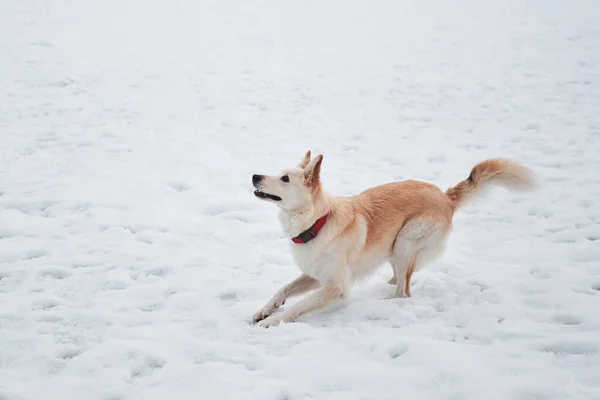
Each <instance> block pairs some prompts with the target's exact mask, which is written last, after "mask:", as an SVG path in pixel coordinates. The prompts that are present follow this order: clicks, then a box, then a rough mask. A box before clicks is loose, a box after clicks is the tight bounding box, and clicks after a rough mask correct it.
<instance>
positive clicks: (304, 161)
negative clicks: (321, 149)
mask: <svg viewBox="0 0 600 400" xmlns="http://www.w3.org/2000/svg"><path fill="white" fill-rule="evenodd" d="M309 162H310V150H309V151H307V152H306V154H305V155H304V158H303V159H302V162H301V163H300V164H298V166H299V167H300V168H302V169H304V168H306V166H307V165H308V163H309Z"/></svg>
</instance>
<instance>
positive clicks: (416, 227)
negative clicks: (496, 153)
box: [252, 151, 534, 327]
mask: <svg viewBox="0 0 600 400" xmlns="http://www.w3.org/2000/svg"><path fill="white" fill-rule="evenodd" d="M322 162H323V156H322V155H318V156H317V157H315V158H314V159H311V154H310V151H309V152H307V153H306V155H305V157H304V160H303V161H302V162H301V163H300V164H299V165H298V167H296V168H291V169H287V170H285V171H283V172H282V173H281V174H280V175H277V176H264V175H254V176H253V177H252V183H253V185H254V187H255V188H256V189H257V190H256V191H255V192H254V194H255V196H257V197H258V198H260V199H263V200H266V201H270V202H273V203H275V204H277V205H278V206H279V208H280V213H279V218H280V221H281V224H282V226H283V229H284V230H285V232H286V233H287V234H288V235H290V238H291V239H292V240H291V241H290V243H291V246H292V254H293V256H294V259H295V261H296V263H297V264H298V267H299V268H300V270H301V271H302V275H300V276H299V277H298V278H297V279H295V280H294V281H292V282H290V283H289V284H287V285H285V286H283V287H282V288H281V289H280V290H279V291H277V293H275V295H274V296H273V297H272V298H271V300H269V302H268V303H267V304H266V305H265V306H264V307H263V308H262V309H261V310H260V311H258V312H257V313H256V314H255V315H254V317H253V321H254V322H258V321H261V322H260V325H261V326H263V327H270V326H276V325H278V324H279V323H280V322H282V321H283V322H291V321H295V320H296V319H297V318H298V317H299V316H301V315H303V314H305V313H307V312H310V311H313V310H317V309H321V308H323V307H325V306H327V305H328V304H330V303H331V302H332V301H334V300H336V299H339V298H341V299H344V298H346V296H347V295H348V293H349V290H350V286H351V285H352V283H353V282H355V281H357V280H359V279H361V278H364V277H365V276H367V275H368V274H369V273H372V272H374V271H375V270H376V268H377V267H378V266H379V265H381V264H382V263H384V262H390V263H391V265H392V268H393V270H394V276H393V278H392V279H391V280H390V282H389V283H390V284H394V285H396V293H395V297H406V296H410V279H411V276H412V274H413V273H414V272H415V271H416V270H418V269H419V268H421V267H422V266H423V265H424V264H425V263H427V262H430V261H432V260H434V259H435V258H436V257H438V256H440V255H441V254H442V252H443V251H444V249H445V245H446V240H447V237H448V235H449V233H450V231H451V229H452V217H453V215H454V212H455V211H456V210H457V209H458V208H459V207H460V206H461V205H462V204H464V202H465V201H466V200H468V199H470V198H474V197H475V196H476V195H477V194H480V193H481V189H484V188H485V187H486V186H488V185H493V184H496V185H499V186H503V187H506V188H509V189H527V188H532V187H533V186H534V179H533V173H532V172H531V170H529V169H528V168H526V167H524V166H522V165H520V164H517V163H515V162H512V161H509V160H505V159H490V160H487V161H484V162H481V163H479V164H477V165H476V166H475V167H474V168H473V169H472V170H471V174H470V175H469V177H468V178H467V179H466V180H464V181H462V182H459V183H458V184H457V185H456V186H454V187H452V188H450V189H448V190H447V191H446V192H442V191H441V190H440V189H439V188H437V187H436V186H434V185H431V184H429V183H425V182H419V181H414V180H407V181H402V182H393V183H387V184H384V185H380V186H376V187H373V188H371V189H368V190H366V191H364V192H362V193H360V194H358V195H356V196H350V197H333V196H330V195H328V194H327V193H325V192H324V191H323V188H322V186H321V180H320V171H321V163H322ZM313 290H314V292H313V293H311V294H310V295H309V296H307V297H305V298H304V299H302V300H301V301H299V302H298V303H296V304H295V305H293V306H292V307H290V308H289V309H287V310H284V311H282V312H280V313H278V314H273V315H271V314H272V313H273V312H274V311H275V310H276V309H277V308H279V307H280V306H282V305H283V304H284V303H285V301H286V300H287V299H288V298H290V297H292V296H298V295H300V294H303V293H306V292H308V291H313Z"/></svg>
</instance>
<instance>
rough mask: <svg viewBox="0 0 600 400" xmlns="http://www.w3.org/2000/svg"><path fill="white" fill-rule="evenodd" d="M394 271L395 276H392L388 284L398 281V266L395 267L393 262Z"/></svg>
mask: <svg viewBox="0 0 600 400" xmlns="http://www.w3.org/2000/svg"><path fill="white" fill-rule="evenodd" d="M392 272H393V273H394V276H392V278H391V279H390V280H389V281H388V284H390V285H395V284H396V283H397V282H398V275H396V268H395V267H394V264H393V263H392Z"/></svg>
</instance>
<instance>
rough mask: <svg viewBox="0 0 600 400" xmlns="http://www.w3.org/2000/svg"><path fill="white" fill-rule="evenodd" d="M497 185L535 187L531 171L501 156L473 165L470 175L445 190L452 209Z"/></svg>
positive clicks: (519, 188)
mask: <svg viewBox="0 0 600 400" xmlns="http://www.w3.org/2000/svg"><path fill="white" fill-rule="evenodd" d="M492 185H497V186H502V187H504V188H506V189H512V190H527V189H533V188H534V187H535V177H534V175H533V172H532V171H531V170H530V169H529V168H527V167H525V166H523V165H521V164H519V163H516V162H514V161H510V160H506V159H503V158H494V159H489V160H486V161H483V162H480V163H479V164H477V165H475V167H473V169H472V170H471V175H469V177H468V178H467V179H465V180H464V181H462V182H459V183H458V184H457V185H456V186H454V187H451V188H450V189H448V190H446V196H448V197H449V198H450V200H452V202H453V203H454V209H457V208H459V207H460V206H462V205H463V204H464V203H465V202H468V201H469V200H471V199H474V198H476V197H479V196H481V195H482V194H484V192H485V189H486V188H489V186H492Z"/></svg>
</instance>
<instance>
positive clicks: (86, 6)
mask: <svg viewBox="0 0 600 400" xmlns="http://www.w3.org/2000/svg"><path fill="white" fill-rule="evenodd" d="M598 20H600V7H599V6H598V3H597V2H595V1H586V0H577V1H574V2H560V1H539V0H533V1H529V2H520V1H516V0H508V1H503V2H477V1H469V0H460V1H457V2H445V1H442V0H425V1H411V0H381V1H376V2H367V1H349V2H343V3H342V2H333V1H324V2H316V1H310V0H309V1H304V2H276V1H272V0H271V1H268V0H259V1H256V2H243V1H239V0H226V1H202V2H191V1H190V2H186V1H181V0H176V1H174V2H166V1H146V2H143V3H139V2H134V1H131V0H122V1H115V0H109V1H93V0H89V1H83V2H82V1H79V2H78V1H63V2H60V3H49V2H44V1H41V0H24V1H20V2H16V1H13V2H11V1H4V2H0V87H2V91H1V92H0V138H1V142H2V144H1V145H0V399H2V400H38V399H43V398H49V399H61V400H72V399H73V400H74V399H77V400H81V399H86V400H95V399H99V400H109V399H110V400H117V399H121V400H130V399H131V400H136V399H144V400H153V399H165V398H172V399H236V400H237V399H274V400H283V399H289V400H297V399H308V398H313V399H325V400H329V399H345V400H346V399H352V400H353V399H377V400H385V399H398V398H402V399H440V400H442V399H444V400H446V399H448V400H450V399H453V400H463V399H477V400H480V399H486V400H494V399H498V400H507V399H515V400H526V399H530V400H533V399H536V400H538V399H544V400H546V399H547V400H551V399H561V400H570V399H590V400H593V399H600V313H599V312H598V310H600V268H599V267H600V241H599V240H600V200H599V199H600V180H599V178H598V173H599V172H600V157H599V154H600V139H599V138H600V113H599V110H600V68H599V67H598V66H599V65H600V26H599V25H598ZM308 149H311V150H312V151H313V153H314V154H317V153H319V152H322V153H323V154H324V156H325V158H324V162H323V170H322V176H323V180H324V183H325V185H326V189H327V190H328V191H329V192H331V193H334V194H340V195H342V194H352V193H357V192H359V191H361V190H363V189H366V188H367V187H370V186H372V185H376V184H379V183H384V182H387V181H390V180H398V179H407V178H413V179H424V180H427V181H429V182H431V183H434V184H437V185H440V186H441V187H442V188H444V189H445V188H447V187H449V186H451V185H454V184H455V183H457V182H458V181H459V180H461V179H464V178H465V177H466V176H467V175H468V173H469V170H470V168H471V167H472V166H473V165H474V164H475V163H476V162H478V161H481V160H483V159H484V158H486V157H495V156H503V157H509V158H512V159H515V160H517V161H520V162H523V163H524V164H525V165H527V166H529V167H531V168H532V169H533V170H534V171H535V172H536V173H537V175H538V177H539V179H540V182H541V187H540V189H539V190H538V191H537V192H535V193H533V194H515V193H509V192H506V191H503V190H494V191H493V192H491V193H490V194H489V195H488V196H487V197H486V198H485V199H484V200H482V201H479V202H477V203H474V204H472V205H469V206H468V207H465V208H464V209H462V210H461V211H460V212H459V213H458V214H457V215H456V217H455V230H454V233H453V235H452V236H451V239H450V243H449V246H448V250H447V251H446V253H445V255H444V256H443V258H442V259H440V260H439V261H437V262H436V263H434V264H432V265H430V266H429V267H428V268H427V269H425V270H423V271H420V272H418V273H417V274H416V275H415V276H414V277H413V282H414V283H413V289H412V292H413V297H412V298H410V299H395V300H386V299H385V297H387V296H389V295H390V294H392V293H393V291H394V288H393V287H392V286H390V285H387V284H386V283H385V282H386V281H387V280H388V279H389V278H390V277H391V275H392V271H391V268H389V267H388V266H384V267H382V269H381V270H380V272H379V273H378V275H377V276H375V277H373V279H371V280H370V281H368V282H366V283H365V284H363V285H360V286H357V287H356V288H355V289H354V290H353V292H352V294H351V297H350V299H349V301H348V302H346V303H344V304H339V305H336V306H334V307H332V308H331V309H328V310H325V311H323V312H320V313H316V314H314V315H309V316H306V317H303V318H301V320H300V321H298V322H297V323H294V324H285V325H281V326H279V327H276V328H273V329H267V330H265V329H262V328H260V327H257V326H253V325H251V324H250V319H251V317H252V314H253V313H254V312H256V311H257V310H258V309H259V308H260V307H262V306H263V305H264V304H265V302H266V301H267V300H268V299H269V298H270V296H271V295H272V294H273V293H274V292H275V291H276V290H277V289H278V288H279V287H280V286H281V285H283V284H285V283H286V282H288V281H290V280H291V279H293V278H295V277H296V276H297V275H298V273H299V271H298V270H297V268H296V267H295V266H294V265H293V263H292V260H291V256H290V254H289V248H288V244H289V239H287V238H286V237H284V235H283V234H282V232H281V230H280V228H279V226H278V222H277V218H276V212H275V209H274V207H273V206H272V205H270V204H266V203H262V202H260V201H258V200H256V199H255V198H254V197H253V196H252V194H251V191H252V189H251V185H250V178H251V175H252V174H253V173H267V174H270V173H273V174H274V173H277V172H278V171H280V170H281V169H283V168H286V167H289V166H291V165H293V164H294V163H296V162H297V161H298V160H299V159H300V158H301V157H302V155H303V154H304V152H305V151H306V150H308Z"/></svg>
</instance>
